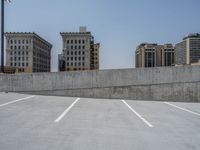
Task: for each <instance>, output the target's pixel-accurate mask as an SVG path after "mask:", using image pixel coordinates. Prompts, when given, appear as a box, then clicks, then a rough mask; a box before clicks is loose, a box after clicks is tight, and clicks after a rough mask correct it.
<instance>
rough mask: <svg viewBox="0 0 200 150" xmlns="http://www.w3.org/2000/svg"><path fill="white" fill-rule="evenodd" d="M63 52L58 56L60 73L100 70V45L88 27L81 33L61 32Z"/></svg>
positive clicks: (81, 30) (83, 28)
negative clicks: (95, 41)
mask: <svg viewBox="0 0 200 150" xmlns="http://www.w3.org/2000/svg"><path fill="white" fill-rule="evenodd" d="M60 34H61V36H62V39H63V51H62V54H59V55H58V60H59V71H78V70H97V69H99V48H100V44H99V43H94V37H93V36H92V34H91V32H88V31H87V30H86V27H80V30H79V32H61V33H60Z"/></svg>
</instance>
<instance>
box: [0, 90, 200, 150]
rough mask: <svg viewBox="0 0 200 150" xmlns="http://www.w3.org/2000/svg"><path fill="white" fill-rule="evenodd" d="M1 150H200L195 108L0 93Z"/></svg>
mask: <svg viewBox="0 0 200 150" xmlns="http://www.w3.org/2000/svg"><path fill="white" fill-rule="evenodd" d="M0 135H1V136H0V150H199V149H200V104H199V103H172V102H170V103H168V102H166V103H165V102H153V101H133V100H117V99H116V100H110V99H89V98H78V97H74V98H71V97H50V96H33V95H24V94H15V93H0Z"/></svg>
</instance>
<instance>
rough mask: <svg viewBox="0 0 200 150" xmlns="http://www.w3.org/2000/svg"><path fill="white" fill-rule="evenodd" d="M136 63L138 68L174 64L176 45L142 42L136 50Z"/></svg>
mask: <svg viewBox="0 0 200 150" xmlns="http://www.w3.org/2000/svg"><path fill="white" fill-rule="evenodd" d="M135 65H136V68H139V67H143V68H145V67H162V66H174V47H173V45H172V44H165V45H158V44H154V43H142V44H140V45H139V46H138V47H137V49H136V51H135Z"/></svg>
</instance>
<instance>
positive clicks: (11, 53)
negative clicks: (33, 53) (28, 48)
mask: <svg viewBox="0 0 200 150" xmlns="http://www.w3.org/2000/svg"><path fill="white" fill-rule="evenodd" d="M13 54H15V55H17V54H18V55H21V54H22V55H24V54H25V52H20V51H19V52H18V53H17V52H16V51H15V52H10V55H13ZM26 55H28V52H26Z"/></svg>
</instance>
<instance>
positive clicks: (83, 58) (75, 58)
mask: <svg viewBox="0 0 200 150" xmlns="http://www.w3.org/2000/svg"><path fill="white" fill-rule="evenodd" d="M67 60H68V61H69V60H71V61H73V60H79V61H81V57H71V58H70V57H67ZM84 60H85V57H82V61H84Z"/></svg>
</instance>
